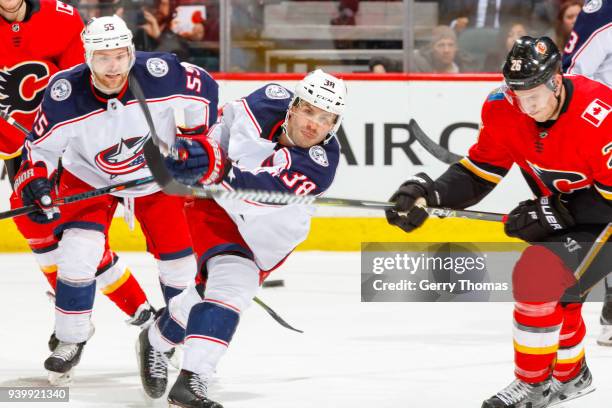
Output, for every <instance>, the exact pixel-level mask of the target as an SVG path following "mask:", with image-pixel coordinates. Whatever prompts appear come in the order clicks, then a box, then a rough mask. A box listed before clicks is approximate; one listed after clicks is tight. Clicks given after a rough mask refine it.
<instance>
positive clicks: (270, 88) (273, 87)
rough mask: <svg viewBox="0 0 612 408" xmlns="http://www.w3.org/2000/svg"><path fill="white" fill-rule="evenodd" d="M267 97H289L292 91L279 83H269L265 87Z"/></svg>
mask: <svg viewBox="0 0 612 408" xmlns="http://www.w3.org/2000/svg"><path fill="white" fill-rule="evenodd" d="M264 92H265V94H266V97H268V98H269V99H289V98H291V93H290V92H289V91H288V90H287V89H286V88H284V87H282V86H280V85H277V84H269V85H267V86H266V88H265V91H264Z"/></svg>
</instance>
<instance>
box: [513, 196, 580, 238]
mask: <svg viewBox="0 0 612 408" xmlns="http://www.w3.org/2000/svg"><path fill="white" fill-rule="evenodd" d="M575 224H576V223H575V222H574V218H573V217H572V215H571V214H570V213H569V211H568V210H567V208H565V205H564V204H563V203H562V202H561V200H560V196H559V195H558V194H554V195H552V196H548V197H540V198H539V199H537V200H527V201H523V202H521V203H520V204H519V205H518V207H516V208H515V209H514V210H512V211H511V212H510V214H508V219H507V220H506V223H505V225H504V230H505V231H506V234H508V235H509V236H511V237H517V238H520V239H522V240H523V241H527V242H538V241H541V240H542V239H544V238H546V237H547V236H549V235H551V234H554V233H556V232H561V231H563V230H565V229H567V228H570V227H572V226H574V225H575Z"/></svg>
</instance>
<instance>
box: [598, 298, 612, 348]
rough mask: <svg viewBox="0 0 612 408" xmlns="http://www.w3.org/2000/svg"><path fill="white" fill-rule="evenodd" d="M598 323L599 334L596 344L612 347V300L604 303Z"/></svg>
mask: <svg viewBox="0 0 612 408" xmlns="http://www.w3.org/2000/svg"><path fill="white" fill-rule="evenodd" d="M599 323H600V324H601V334H600V335H599V337H597V344H599V345H600V346H606V347H612V302H605V303H604V305H603V307H602V309H601V315H600V316H599Z"/></svg>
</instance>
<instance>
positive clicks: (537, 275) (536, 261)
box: [512, 245, 576, 303]
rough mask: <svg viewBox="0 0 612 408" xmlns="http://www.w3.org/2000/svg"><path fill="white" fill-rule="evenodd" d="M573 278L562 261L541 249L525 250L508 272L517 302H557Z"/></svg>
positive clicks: (532, 247) (534, 247) (537, 246)
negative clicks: (510, 271) (510, 272)
mask: <svg viewBox="0 0 612 408" xmlns="http://www.w3.org/2000/svg"><path fill="white" fill-rule="evenodd" d="M575 283H576V278H574V274H573V273H572V271H571V270H569V269H568V268H567V266H566V265H565V263H564V262H563V260H562V259H561V258H560V257H559V256H558V255H556V254H555V253H554V252H552V251H551V250H550V249H548V248H546V247H544V246H541V245H532V246H529V247H527V248H526V249H525V250H524V251H523V253H522V254H521V257H520V259H519V260H518V261H517V263H516V265H515V266H514V270H513V271H512V293H513V295H514V299H515V300H516V301H517V302H544V303H546V302H557V301H559V300H560V299H561V297H562V296H563V294H564V293H565V291H566V290H567V289H568V288H569V287H571V286H573V285H574V284H575Z"/></svg>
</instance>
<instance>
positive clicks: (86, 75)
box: [15, 16, 218, 379]
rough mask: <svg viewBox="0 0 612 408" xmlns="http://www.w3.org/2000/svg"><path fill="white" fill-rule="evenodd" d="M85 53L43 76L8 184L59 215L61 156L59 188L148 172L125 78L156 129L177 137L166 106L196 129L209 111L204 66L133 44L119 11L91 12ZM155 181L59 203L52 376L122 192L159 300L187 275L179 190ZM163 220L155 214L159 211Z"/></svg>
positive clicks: (86, 314)
mask: <svg viewBox="0 0 612 408" xmlns="http://www.w3.org/2000/svg"><path fill="white" fill-rule="evenodd" d="M82 39H83V43H84V47H85V53H86V63H85V64H80V65H77V66H75V67H73V68H71V69H69V70H66V71H62V72H59V73H57V74H56V75H55V76H54V77H53V78H52V80H51V81H50V83H49V86H48V87H47V89H46V91H45V95H44V98H43V101H42V104H41V108H40V110H39V113H38V115H37V118H36V120H35V121H34V125H33V130H32V132H31V133H30V134H29V135H28V137H27V139H26V143H25V145H24V149H23V163H22V165H21V168H20V170H19V173H18V174H17V176H16V181H15V190H16V192H17V193H18V194H20V195H21V196H22V197H26V198H27V199H28V200H30V201H31V202H34V203H36V204H37V205H39V206H40V211H41V212H43V213H46V214H48V215H49V216H50V217H57V214H58V212H59V209H58V208H54V207H53V206H52V203H51V200H50V197H49V196H50V190H51V185H50V182H49V176H50V175H51V174H52V173H53V172H54V171H55V170H56V167H57V163H58V159H59V158H60V156H61V158H62V164H63V167H64V170H63V172H62V174H61V177H60V182H59V195H60V196H65V195H70V194H76V193H80V192H83V191H88V190H91V189H93V188H100V187H105V186H108V185H112V184H118V183H122V182H127V181H131V180H135V179H141V178H145V177H148V176H150V175H151V173H150V171H149V170H148V168H147V167H146V163H145V160H144V156H143V151H142V146H143V144H144V142H145V140H146V139H147V138H148V134H149V128H148V126H147V123H146V120H145V118H144V116H143V114H142V112H141V111H140V108H139V105H138V103H137V101H136V99H135V98H134V96H133V95H132V93H131V91H130V89H129V87H128V75H130V76H133V77H134V78H136V79H137V80H138V82H139V83H140V85H141V87H142V89H143V91H144V94H145V97H146V99H147V102H148V103H149V105H150V107H151V111H152V112H153V117H154V118H153V120H154V122H155V123H156V126H157V129H158V132H159V134H160V135H159V136H160V137H161V138H162V139H163V140H165V141H166V142H167V143H172V142H173V141H174V139H175V133H176V127H175V124H174V115H173V108H175V109H178V110H187V111H190V112H199V115H198V116H199V118H200V121H199V123H197V125H198V128H197V129H191V130H190V133H198V132H204V131H206V130H207V129H208V127H209V125H210V124H212V123H214V121H215V120H216V116H217V103H218V86H217V84H216V82H215V81H214V80H213V79H212V78H211V77H210V76H209V75H208V74H207V73H206V71H204V70H202V69H200V68H197V67H195V66H192V65H185V64H181V63H179V61H178V60H177V59H176V56H174V55H172V54H168V53H140V52H138V53H137V52H135V50H134V45H133V43H132V33H131V32H130V30H129V29H128V28H127V26H126V24H125V22H123V20H121V19H120V18H119V17H117V16H112V17H101V18H99V19H95V20H93V21H91V22H90V23H89V24H88V25H87V27H86V28H85V30H84V31H83V34H82ZM159 190H160V189H159V187H158V186H157V185H156V184H154V183H150V184H143V185H140V186H138V187H135V188H132V189H127V190H122V191H119V192H116V193H114V195H107V196H101V197H96V198H92V199H89V200H85V201H81V202H77V203H73V204H68V205H64V206H62V207H61V218H60V219H59V224H58V227H57V228H56V229H55V231H54V233H55V235H56V236H57V237H58V239H59V247H60V251H61V257H60V260H59V262H58V280H57V292H56V302H55V309H56V313H55V329H56V336H57V338H58V339H59V341H60V343H59V345H58V347H57V348H56V349H55V351H54V352H53V353H52V354H51V356H50V357H49V358H47V360H46V361H45V368H46V369H47V370H49V371H50V374H51V375H50V379H53V378H54V377H56V376H59V375H62V374H63V373H65V372H67V371H69V370H70V369H71V368H72V367H73V366H74V365H76V364H77V363H78V361H79V359H80V356H81V353H82V350H83V346H84V344H85V342H86V341H87V339H88V337H89V335H90V326H91V324H90V316H91V311H92V307H93V301H94V293H95V292H94V291H95V285H96V282H95V280H94V275H95V272H96V267H97V265H98V264H99V262H100V258H101V257H102V254H103V252H104V245H105V237H106V236H107V234H108V227H109V224H110V221H111V219H112V217H113V213H114V211H115V208H116V206H117V203H118V202H119V200H120V199H123V200H124V202H127V203H129V205H128V206H127V207H130V208H133V211H134V215H135V216H136V218H137V219H138V221H139V222H140V224H141V226H142V230H143V232H144V235H145V238H146V241H147V250H148V251H149V252H150V253H151V254H153V255H154V257H155V258H156V260H157V263H158V267H159V272H160V284H161V286H162V291H163V293H164V297H165V299H166V301H168V300H169V299H170V298H171V297H172V296H173V295H176V294H178V293H180V292H181V290H183V289H184V288H185V287H187V285H188V284H189V283H191V282H193V280H194V277H195V274H196V262H195V259H194V257H193V249H192V244H191V240H190V237H189V231H188V226H187V222H186V220H185V217H184V214H183V206H184V199H182V198H180V197H172V196H168V195H165V194H164V193H162V192H160V191H159ZM161 220H163V221H161Z"/></svg>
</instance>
